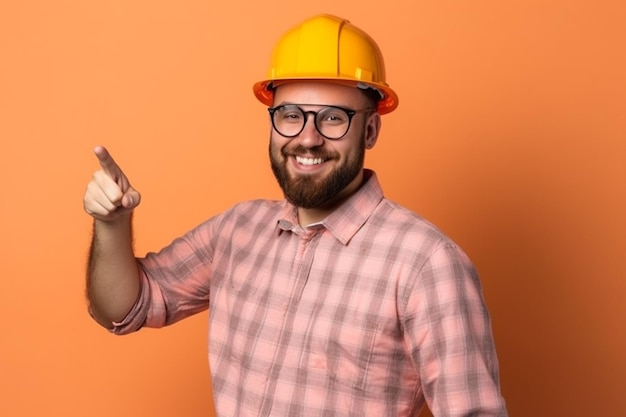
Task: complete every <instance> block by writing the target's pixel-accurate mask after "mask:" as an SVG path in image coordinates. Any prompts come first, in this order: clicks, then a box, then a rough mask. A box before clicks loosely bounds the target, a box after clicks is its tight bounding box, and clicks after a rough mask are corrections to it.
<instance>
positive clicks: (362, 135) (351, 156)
mask: <svg viewBox="0 0 626 417" xmlns="http://www.w3.org/2000/svg"><path fill="white" fill-rule="evenodd" d="M281 104H298V105H299V106H300V107H301V108H302V109H303V110H304V111H318V110H320V109H321V108H322V106H324V105H334V106H341V107H345V108H349V109H354V110H362V109H365V108H367V107H369V106H370V103H369V102H368V100H367V99H366V98H365V96H364V95H363V93H362V92H360V91H359V90H357V89H356V88H354V87H349V86H344V85H337V84H328V83H321V82H292V83H288V84H284V85H281V86H279V87H278V88H277V89H276V91H275V92H274V106H278V105H281ZM306 117H307V122H306V124H305V126H304V129H303V130H302V132H300V134H299V135H297V136H296V137H293V138H287V137H284V136H282V135H280V134H279V133H278V132H276V131H275V130H274V129H272V131H271V136H270V161H271V165H272V171H273V172H274V175H275V176H276V179H277V181H278V184H279V185H280V187H281V188H282V190H283V193H284V194H285V198H287V200H289V201H290V202H291V203H292V204H294V205H296V206H297V207H302V208H307V209H310V208H329V207H332V206H333V204H336V203H338V202H340V201H341V200H342V199H344V198H346V197H347V196H349V195H350V194H352V193H353V192H354V191H356V190H357V189H358V187H359V186H360V184H361V181H362V179H363V162H364V158H365V149H366V148H371V147H373V146H374V143H375V142H376V139H377V137H378V132H379V129H380V116H379V115H378V113H375V112H372V111H359V112H357V113H356V114H355V115H354V116H353V118H352V123H351V124H350V128H349V130H348V132H347V133H346V134H345V136H343V137H342V138H340V139H337V140H331V139H326V138H325V137H324V136H322V135H321V134H320V133H319V132H318V131H317V129H316V128H315V123H314V120H313V118H314V116H312V115H311V116H309V115H307V116H306Z"/></svg>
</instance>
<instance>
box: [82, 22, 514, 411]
mask: <svg viewBox="0 0 626 417" xmlns="http://www.w3.org/2000/svg"><path fill="white" fill-rule="evenodd" d="M254 92H255V95H256V96H257V98H258V99H259V100H261V102H263V103H264V104H267V105H268V106H271V107H270V108H269V113H270V125H271V126H270V128H271V133H270V145H269V154H270V161H271V166H272V170H273V172H274V174H275V176H276V178H277V180H278V183H279V184H280V186H281V188H282V190H283V192H284V195H285V200H284V201H268V200H256V201H249V202H244V203H240V204H238V205H236V206H234V207H233V208H231V209H229V210H227V211H226V212H224V213H221V214H219V215H217V216H215V217H213V218H211V219H209V220H208V221H206V222H204V223H203V224H201V225H199V226H198V227H196V228H195V229H193V230H191V231H190V232H188V233H187V234H185V235H184V236H182V237H180V238H178V239H176V240H174V241H173V242H172V244H170V245H169V246H167V247H166V248H163V249H162V250H161V251H159V252H158V253H150V254H148V255H146V256H145V257H144V258H135V255H134V253H133V249H132V224H131V223H132V222H131V220H132V212H133V209H134V208H135V207H136V206H137V205H138V204H139V202H140V195H139V193H138V192H137V191H136V190H135V189H134V188H132V186H131V185H130V183H129V181H128V179H127V178H126V176H125V175H124V174H123V172H122V170H121V169H120V168H119V166H118V165H117V164H116V163H115V162H114V161H113V159H112V158H111V156H110V155H109V153H108V152H107V151H106V149H104V148H102V147H97V148H96V150H95V153H96V155H97V157H98V159H99V161H100V164H101V168H102V169H101V170H99V171H98V172H96V173H95V174H94V176H93V179H92V181H91V182H90V183H89V185H88V187H87V191H86V193H85V197H84V206H85V210H86V211H87V212H88V213H89V214H90V215H91V216H93V217H94V236H93V242H92V247H91V256H90V260H89V270H88V280H87V286H88V296H89V301H90V312H91V314H92V316H93V317H94V318H95V319H96V320H97V321H98V322H99V323H100V324H101V325H103V326H105V327H107V328H109V329H110V330H111V331H112V332H114V333H116V334H124V333H129V332H133V331H136V330H138V329H140V328H141V327H144V326H148V327H161V326H165V325H169V324H172V323H174V322H176V321H178V320H181V319H183V318H185V317H188V316H189V315H192V314H194V313H197V312H199V311H202V310H206V309H207V308H208V309H209V311H210V329H209V342H210V353H209V357H210V367H211V371H212V382H213V393H214V401H215V407H216V411H217V414H218V416H305V415H306V416H322V415H328V416H330V415H332V416H359V417H362V416H376V417H381V416H417V415H418V414H419V413H420V410H421V409H422V408H423V406H424V404H425V402H427V403H428V406H429V407H430V409H431V411H432V412H433V414H434V415H435V416H470V415H471V416H505V415H506V414H507V412H506V409H505V406H504V401H503V399H502V397H501V395H500V389H499V381H498V379H499V375H498V364H497V358H496V353H495V348H494V344H493V338H492V335H491V329H490V319H489V315H488V313H487V310H486V307H485V305H484V302H483V297H482V294H481V288H480V283H479V280H478V277H477V275H476V273H475V271H474V268H473V266H472V264H471V263H470V261H469V260H468V258H467V257H466V255H465V254H464V253H463V252H462V250H461V249H459V248H458V247H457V246H456V245H455V244H454V243H453V242H452V241H451V240H450V239H449V238H447V237H446V236H444V235H443V234H442V233H441V232H440V231H439V230H438V229H436V228H435V227H434V226H433V225H431V224H430V223H428V222H427V221H425V220H424V219H422V218H421V217H419V216H418V215H416V214H414V213H412V212H410V211H408V210H407V209H405V208H403V207H400V206H399V205H397V204H395V203H393V202H391V201H389V200H387V199H386V198H384V197H383V194H382V190H381V188H380V186H379V183H378V181H377V178H376V174H375V173H374V172H373V171H370V170H367V169H364V167H363V164H364V155H365V152H366V150H367V149H371V148H372V147H373V146H374V145H375V143H376V140H377V138H378V135H379V132H380V128H381V123H380V115H381V114H385V113H388V112H390V111H393V110H394V109H395V108H396V106H397V103H398V98H397V96H396V94H395V93H394V92H393V90H391V89H390V88H389V86H388V85H387V84H386V82H385V74H384V65H383V61H382V55H381V54H380V51H379V49H378V47H377V46H376V44H375V43H374V41H373V40H372V39H371V38H370V37H369V36H368V35H367V34H365V33H364V32H362V31H361V30H360V29H358V28H356V27H355V26H353V25H352V24H350V23H349V22H348V21H345V20H342V19H339V18H336V17H333V16H327V15H323V16H317V17H314V18H312V19H309V20H307V21H305V22H304V23H302V24H301V25H299V26H298V27H296V28H294V29H292V30H291V31H289V32H288V33H287V34H286V35H285V36H284V37H283V39H282V40H281V41H280V42H279V43H278V45H277V47H276V48H275V50H274V55H273V59H272V67H271V70H270V77H269V78H268V79H267V80H264V81H262V82H259V83H257V84H255V85H254Z"/></svg>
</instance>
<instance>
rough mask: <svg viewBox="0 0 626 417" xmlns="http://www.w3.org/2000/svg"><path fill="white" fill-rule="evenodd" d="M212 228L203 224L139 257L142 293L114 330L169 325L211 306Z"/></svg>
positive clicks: (120, 331) (115, 331)
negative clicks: (158, 249)
mask: <svg viewBox="0 0 626 417" xmlns="http://www.w3.org/2000/svg"><path fill="white" fill-rule="evenodd" d="M209 227H210V226H209V224H208V223H204V224H202V225H200V226H199V227H197V228H196V229H193V230H191V231H190V232H188V233H186V234H185V235H184V236H182V237H180V238H177V239H176V240H174V241H173V242H172V243H171V244H170V245H168V246H166V247H164V248H163V249H161V250H160V251H159V252H158V253H148V254H147V255H146V256H145V257H144V258H138V259H137V263H138V265H139V271H140V281H141V287H140V294H139V296H138V298H137V301H136V302H135V305H134V306H133V307H132V309H131V310H130V312H129V313H128V315H127V316H126V317H125V318H124V319H123V320H122V321H121V322H119V323H113V325H114V327H113V329H112V330H111V331H112V332H113V333H115V334H127V333H131V332H134V331H137V330H139V329H140V328H142V327H152V328H159V327H163V326H167V325H170V324H173V323H175V322H177V321H179V320H182V319H184V318H186V317H189V316H191V315H193V314H196V313H198V312H200V311H203V310H206V309H208V307H209V293H210V283H211V272H212V270H211V260H212V250H211V245H210V243H209V241H208V238H207V236H209V235H210V234H209V232H208V229H209Z"/></svg>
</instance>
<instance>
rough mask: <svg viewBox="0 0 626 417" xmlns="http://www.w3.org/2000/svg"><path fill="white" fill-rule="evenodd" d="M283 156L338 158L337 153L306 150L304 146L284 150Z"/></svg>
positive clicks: (314, 149)
mask: <svg viewBox="0 0 626 417" xmlns="http://www.w3.org/2000/svg"><path fill="white" fill-rule="evenodd" d="M282 154H283V155H285V156H307V157H312V158H322V159H332V158H335V157H336V153H335V152H327V151H325V150H323V149H319V148H305V147H304V146H302V145H298V146H296V147H295V148H293V149H289V150H288V149H286V147H285V148H283V150H282Z"/></svg>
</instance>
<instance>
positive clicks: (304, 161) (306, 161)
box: [296, 156, 326, 166]
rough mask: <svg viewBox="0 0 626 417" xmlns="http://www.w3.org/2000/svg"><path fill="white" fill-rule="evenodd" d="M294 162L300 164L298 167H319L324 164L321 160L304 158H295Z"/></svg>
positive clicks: (323, 160)
mask: <svg viewBox="0 0 626 417" xmlns="http://www.w3.org/2000/svg"><path fill="white" fill-rule="evenodd" d="M296 161H297V162H298V163H299V164H300V165H307V166H310V165H319V164H322V163H324V162H325V161H326V160H325V159H323V158H305V157H302V156H296Z"/></svg>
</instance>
